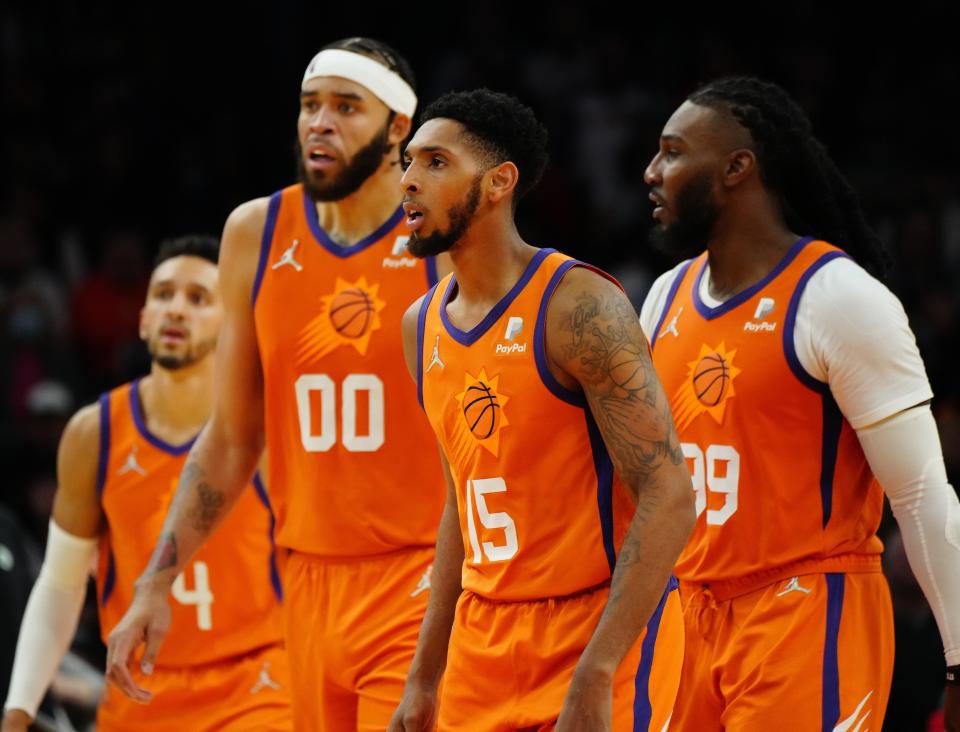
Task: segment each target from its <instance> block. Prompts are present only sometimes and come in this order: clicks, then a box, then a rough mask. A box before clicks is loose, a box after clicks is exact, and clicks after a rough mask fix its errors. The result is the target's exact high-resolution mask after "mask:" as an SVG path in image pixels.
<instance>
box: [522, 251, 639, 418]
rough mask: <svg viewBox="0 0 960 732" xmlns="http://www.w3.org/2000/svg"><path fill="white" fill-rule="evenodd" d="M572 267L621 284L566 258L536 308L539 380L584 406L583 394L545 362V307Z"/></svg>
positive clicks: (569, 401)
mask: <svg viewBox="0 0 960 732" xmlns="http://www.w3.org/2000/svg"><path fill="white" fill-rule="evenodd" d="M574 267H583V268H585V269H588V270H590V271H591V272H595V273H596V274H598V275H600V276H601V277H603V278H604V279H607V280H610V282H612V283H613V284H615V285H616V286H617V287H619V288H620V289H621V290H623V285H621V284H620V283H619V282H618V281H617V279H616V277H614V276H613V275H611V274H609V273H607V272H604V271H603V270H602V269H600V268H599V267H594V266H593V265H592V264H587V263H586V262H581V261H579V260H577V259H568V260H567V261H566V262H564V263H563V264H561V265H560V266H559V267H557V269H556V271H555V272H554V273H553V275H551V277H550V280H549V281H548V282H547V286H546V287H545V288H544V290H543V295H542V297H541V298H540V306H539V308H538V309H537V322H536V325H535V326H534V329H533V357H534V361H535V362H536V364H537V373H538V374H539V376H540V381H542V382H543V385H544V386H545V387H547V389H548V390H549V391H550V393H551V394H553V395H554V396H555V397H557V399H560V400H561V401H564V402H567V404H572V405H573V406H575V407H580V408H584V407H586V406H587V400H586V399H585V398H584V396H583V394H582V393H580V392H576V391H572V390H571V389H568V388H567V387H565V386H564V385H563V384H561V383H560V382H559V381H557V379H556V377H555V376H554V375H553V372H551V371H550V365H549V364H548V363H547V307H548V306H549V305H550V300H551V298H552V297H553V293H554V292H555V291H556V289H557V286H558V285H559V284H560V280H562V279H563V276H564V275H565V274H566V273H567V272H569V271H570V270H571V269H573V268H574Z"/></svg>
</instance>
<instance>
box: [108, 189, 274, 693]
mask: <svg viewBox="0 0 960 732" xmlns="http://www.w3.org/2000/svg"><path fill="white" fill-rule="evenodd" d="M266 209H267V200H266V199H258V200H255V201H250V202H248V203H245V204H243V205H242V206H240V207H239V208H237V209H236V210H235V211H234V212H233V213H232V214H231V215H230V217H229V218H228V219H227V223H226V226H225V227H224V231H223V243H222V248H221V252H220V263H219V270H220V287H221V290H222V292H223V303H224V319H223V324H222V325H221V327H220V334H219V339H218V343H217V354H216V374H217V376H216V384H215V387H214V388H215V391H216V393H215V398H214V407H213V414H212V415H211V417H210V421H209V422H208V423H207V426H206V427H205V428H204V429H203V431H202V432H201V433H200V437H199V438H198V439H197V441H196V443H195V444H194V446H193V448H192V449H191V450H190V455H189V457H188V458H187V464H186V466H185V467H184V469H183V472H182V473H181V475H180V483H179V485H178V487H177V492H176V494H175V496H174V499H173V503H172V504H171V506H170V510H169V512H168V513H167V518H166V521H165V522H164V525H163V529H162V530H161V532H160V538H159V539H158V541H157V545H156V547H155V548H154V552H153V556H152V557H151V559H150V562H149V564H148V565H147V567H146V569H145V570H144V572H143V574H142V575H141V576H140V578H139V579H138V580H137V581H136V583H135V594H134V599H133V603H132V604H131V606H130V608H129V609H128V610H127V612H126V614H125V615H124V616H123V618H122V619H121V621H120V622H119V623H118V624H117V626H116V628H114V630H113V632H112V633H111V634H110V637H109V639H108V649H107V678H108V679H109V680H110V681H111V682H112V683H114V684H116V685H117V687H118V688H119V689H120V690H121V691H122V692H123V693H124V694H126V695H127V696H129V697H130V698H131V699H134V700H135V701H139V702H141V703H146V702H148V701H149V700H150V698H151V694H150V693H149V692H148V691H146V690H145V689H142V688H140V687H139V686H138V685H137V683H136V682H135V681H134V679H133V676H132V674H131V672H130V668H129V665H130V663H131V661H132V658H133V654H134V651H135V650H136V649H137V648H138V647H139V646H140V645H141V644H142V643H145V644H146V649H145V651H144V654H143V659H142V661H141V663H140V668H141V671H142V672H143V673H145V674H149V673H151V671H152V670H153V664H154V662H155V660H156V655H157V651H158V650H159V647H160V644H161V643H162V642H163V639H164V637H165V636H166V634H167V631H168V629H169V625H170V607H169V600H168V595H169V592H170V587H171V585H172V584H173V581H174V579H176V576H177V575H178V574H179V573H180V571H181V570H182V569H183V567H184V565H186V563H187V562H188V561H189V560H190V558H191V557H192V556H193V555H194V554H195V553H196V551H197V550H198V549H200V547H201V546H202V545H203V543H204V542H205V541H206V540H207V538H208V537H209V536H210V534H211V533H212V532H213V531H214V529H215V528H216V527H217V525H218V524H219V523H220V522H221V521H222V520H223V519H224V517H225V516H226V515H227V513H228V512H229V511H230V509H231V508H232V507H233V505H234V504H235V503H236V501H237V499H238V498H239V497H240V495H241V494H242V493H243V490H244V489H245V488H246V486H247V484H248V482H249V481H250V478H251V476H252V475H253V471H254V469H255V467H256V465H257V460H258V459H259V458H260V454H261V452H262V451H263V443H264V438H263V373H262V370H261V366H260V355H259V351H258V348H257V337H256V331H255V328H254V322H253V308H252V307H251V305H250V293H251V291H252V287H253V281H254V277H255V274H256V268H257V262H258V256H259V248H260V237H261V234H262V232H263V225H264V221H265V218H266Z"/></svg>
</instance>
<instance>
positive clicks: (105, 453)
mask: <svg viewBox="0 0 960 732" xmlns="http://www.w3.org/2000/svg"><path fill="white" fill-rule="evenodd" d="M99 403H100V447H99V449H98V451H97V452H98V457H97V495H98V496H102V495H103V489H104V487H105V486H106V485H107V463H108V462H109V461H110V392H105V393H104V394H101V395H100V399H99Z"/></svg>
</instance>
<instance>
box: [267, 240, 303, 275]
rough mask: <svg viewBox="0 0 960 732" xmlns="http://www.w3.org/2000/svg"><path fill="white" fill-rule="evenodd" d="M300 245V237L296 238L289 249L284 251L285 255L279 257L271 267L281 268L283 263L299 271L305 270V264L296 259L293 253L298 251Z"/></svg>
mask: <svg viewBox="0 0 960 732" xmlns="http://www.w3.org/2000/svg"><path fill="white" fill-rule="evenodd" d="M299 245H300V240H299V239H294V240H293V244H291V245H290V246H289V247H288V248H287V251H285V252H284V253H283V256H281V257H280V259H278V260H277V261H276V262H275V263H274V265H273V266H272V267H271V268H270V269H280V268H281V267H282V266H283V265H285V264H289V265H290V266H291V267H293V268H294V269H295V270H297V272H301V271H303V265H302V264H300V262H298V261H297V260H296V259H294V258H293V253H294V252H295V251H297V247H298V246H299Z"/></svg>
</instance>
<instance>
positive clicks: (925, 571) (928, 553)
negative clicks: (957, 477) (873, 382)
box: [857, 405, 960, 666]
mask: <svg viewBox="0 0 960 732" xmlns="http://www.w3.org/2000/svg"><path fill="white" fill-rule="evenodd" d="M857 436H858V437H859V438H860V444H861V446H862V447H863V452H864V454H865V455H866V457H867V461H868V462H869V463H870V469H871V470H873V474H874V475H875V476H877V480H878V481H880V485H882V486H883V490H884V492H885V493H886V494H887V497H888V498H889V499H890V507H891V508H892V509H893V515H894V516H895V517H896V519H897V523H898V524H899V525H900V533H901V535H902V536H903V546H904V549H906V552H907V560H908V561H909V562H910V568H911V569H912V570H913V574H914V576H915V577H916V578H917V582H919V583H920V587H921V588H922V589H923V594H924V595H925V596H926V598H927V602H929V603H930V608H931V609H932V610H933V615H934V617H935V618H936V620H937V626H938V627H939V628H940V637H941V638H942V639H943V647H944V653H945V655H946V659H947V665H948V666H954V665H957V664H960V501H958V500H957V494H956V493H955V492H954V490H953V488H952V487H951V486H950V484H949V483H948V482H947V470H946V467H945V466H944V463H943V452H942V450H941V448H940V438H939V436H938V435H937V425H936V422H935V421H934V419H933V414H932V413H931V412H930V407H929V406H927V405H924V406H922V407H917V408H915V409H908V410H906V411H905V412H901V413H900V414H898V415H896V416H895V417H892V418H891V419H889V420H887V421H886V422H883V423H881V424H878V425H874V426H872V427H866V428H863V429H860V430H857Z"/></svg>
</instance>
